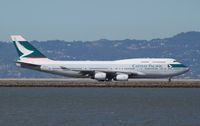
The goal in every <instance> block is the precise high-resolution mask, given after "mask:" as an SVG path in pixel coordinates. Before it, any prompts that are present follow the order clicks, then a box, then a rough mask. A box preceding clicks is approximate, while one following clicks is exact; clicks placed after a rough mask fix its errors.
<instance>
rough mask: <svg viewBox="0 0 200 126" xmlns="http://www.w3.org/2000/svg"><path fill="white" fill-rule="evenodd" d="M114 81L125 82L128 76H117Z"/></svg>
mask: <svg viewBox="0 0 200 126" xmlns="http://www.w3.org/2000/svg"><path fill="white" fill-rule="evenodd" d="M114 80H116V81H127V80H128V75H127V74H118V75H117V76H116V77H115V79H114Z"/></svg>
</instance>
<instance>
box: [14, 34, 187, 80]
mask: <svg viewBox="0 0 200 126" xmlns="http://www.w3.org/2000/svg"><path fill="white" fill-rule="evenodd" d="M11 39H12V41H13V42H14V45H15V47H16V49H17V52H18V54H19V59H18V60H17V62H16V65H17V66H20V67H24V68H29V69H33V70H38V71H43V72H48V73H52V74H58V75H63V76H67V77H76V78H91V79H96V80H98V81H111V80H115V81H127V80H128V79H130V78H169V81H171V78H172V77H174V76H177V75H180V74H183V73H185V72H187V71H188V70H189V68H188V67H186V66H185V65H183V64H181V63H179V62H177V61H176V60H175V59H168V58H136V59H123V60H115V61H55V60H51V59H48V58H47V57H46V56H45V55H44V54H42V53H41V52H40V51H38V50H37V49H36V48H35V47H33V46H32V45H31V44H30V43H29V42H28V41H26V40H25V39H24V38H23V37H22V36H20V35H12V36H11Z"/></svg>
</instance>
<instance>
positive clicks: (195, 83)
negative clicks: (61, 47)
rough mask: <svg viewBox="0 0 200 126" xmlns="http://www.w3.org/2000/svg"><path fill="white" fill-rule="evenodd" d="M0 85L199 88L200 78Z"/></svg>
mask: <svg viewBox="0 0 200 126" xmlns="http://www.w3.org/2000/svg"><path fill="white" fill-rule="evenodd" d="M0 87H133V88H134V87H147V88H154V87H158V88H200V80H193V79H192V80H185V79H183V80H181V79H177V80H176V79H175V80H172V81H171V82H168V81H167V80H166V79H131V80H129V81H112V82H98V81H96V80H91V79H58V78H55V79H54V78H44V79H43V78H30V79H29V78H23V79H20V78H5V79H0Z"/></svg>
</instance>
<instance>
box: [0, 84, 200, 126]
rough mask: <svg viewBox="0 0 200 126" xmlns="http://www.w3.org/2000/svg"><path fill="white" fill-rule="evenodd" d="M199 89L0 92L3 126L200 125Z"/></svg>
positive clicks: (0, 115) (71, 89) (2, 89)
mask: <svg viewBox="0 0 200 126" xmlns="http://www.w3.org/2000/svg"><path fill="white" fill-rule="evenodd" d="M197 125H200V89H195V88H44V87H43V88H38V87H37V88H16V87H13V88H11V87H8V88H6V87H1V88H0V126H197Z"/></svg>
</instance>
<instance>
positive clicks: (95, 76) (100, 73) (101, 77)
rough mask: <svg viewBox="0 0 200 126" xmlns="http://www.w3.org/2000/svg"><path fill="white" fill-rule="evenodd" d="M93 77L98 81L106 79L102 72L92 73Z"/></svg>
mask: <svg viewBox="0 0 200 126" xmlns="http://www.w3.org/2000/svg"><path fill="white" fill-rule="evenodd" d="M94 79H96V80H98V81H104V80H106V73H103V72H97V73H95V75H94Z"/></svg>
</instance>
